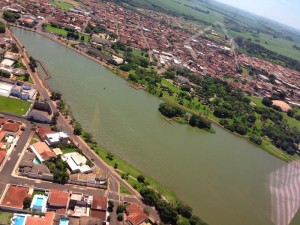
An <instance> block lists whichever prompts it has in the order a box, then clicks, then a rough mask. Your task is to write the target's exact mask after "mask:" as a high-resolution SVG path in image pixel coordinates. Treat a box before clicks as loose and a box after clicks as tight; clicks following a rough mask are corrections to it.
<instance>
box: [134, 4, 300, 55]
mask: <svg viewBox="0 0 300 225" xmlns="http://www.w3.org/2000/svg"><path fill="white" fill-rule="evenodd" d="M130 4H131V5H133V6H136V7H146V8H149V9H152V10H155V11H164V12H167V13H170V14H172V15H175V16H184V17H186V18H187V19H190V20H192V21H194V22H196V23H198V24H200V25H202V26H204V27H205V26H207V25H210V24H213V23H215V22H220V23H225V20H227V23H225V26H226V28H227V30H228V31H229V33H230V34H231V35H232V36H240V37H244V38H246V39H248V38H251V39H253V41H254V40H255V39H257V40H258V41H259V42H258V43H259V44H260V45H262V46H264V47H265V48H267V49H269V50H272V51H275V52H278V53H280V54H282V55H285V56H288V57H291V58H294V59H296V60H299V58H300V51H298V50H296V49H295V48H293V45H294V44H297V45H298V46H300V37H299V35H300V34H299V32H298V31H295V30H293V29H291V28H288V27H285V26H284V25H281V24H278V23H276V22H273V21H270V20H268V19H264V18H262V17H257V16H256V15H253V14H251V13H248V12H245V11H242V10H239V9H236V8H233V7H231V6H227V5H224V4H222V3H218V2H216V1H210V0H208V1H189V0H133V1H131V2H130ZM228 21H229V22H228ZM249 28H250V29H249ZM214 29H215V30H216V31H218V32H221V33H222V30H221V29H219V28H218V27H215V28H214ZM237 31H240V32H237ZM252 31H255V32H259V35H258V36H257V37H254V36H253V34H252V33H251V32H252ZM273 36H274V37H273ZM275 36H278V37H277V38H275Z"/></svg>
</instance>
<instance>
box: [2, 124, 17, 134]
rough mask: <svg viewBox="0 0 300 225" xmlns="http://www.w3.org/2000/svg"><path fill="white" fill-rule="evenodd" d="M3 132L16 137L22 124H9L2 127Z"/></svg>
mask: <svg viewBox="0 0 300 225" xmlns="http://www.w3.org/2000/svg"><path fill="white" fill-rule="evenodd" d="M2 130H3V131H6V134H7V135H11V136H14V137H15V136H16V135H17V133H18V132H19V130H20V124H19V123H15V122H7V123H5V124H4V125H3V127H2Z"/></svg>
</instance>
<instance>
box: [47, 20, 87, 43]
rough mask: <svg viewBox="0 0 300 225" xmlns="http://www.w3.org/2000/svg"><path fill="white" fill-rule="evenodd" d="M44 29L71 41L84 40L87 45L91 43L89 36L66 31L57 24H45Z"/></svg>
mask: <svg viewBox="0 0 300 225" xmlns="http://www.w3.org/2000/svg"><path fill="white" fill-rule="evenodd" d="M43 28H44V29H45V30H46V31H48V32H50V33H54V34H57V35H59V36H62V37H66V38H69V39H75V40H82V38H83V39H84V42H86V43H88V42H89V41H90V36H89V35H86V34H79V33H77V32H75V31H71V30H67V29H64V28H62V27H58V26H57V25H55V24H43Z"/></svg>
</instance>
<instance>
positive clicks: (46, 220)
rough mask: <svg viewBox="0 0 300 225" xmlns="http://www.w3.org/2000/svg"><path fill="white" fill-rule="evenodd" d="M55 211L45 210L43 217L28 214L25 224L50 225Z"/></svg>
mask: <svg viewBox="0 0 300 225" xmlns="http://www.w3.org/2000/svg"><path fill="white" fill-rule="evenodd" d="M54 218H55V212H46V214H45V217H39V216H28V217H27V219H26V223H25V225H52V224H53V220H54Z"/></svg>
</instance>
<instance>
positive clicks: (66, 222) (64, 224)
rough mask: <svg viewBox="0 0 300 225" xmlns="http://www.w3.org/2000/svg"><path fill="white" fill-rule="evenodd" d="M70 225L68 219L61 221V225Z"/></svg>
mask: <svg viewBox="0 0 300 225" xmlns="http://www.w3.org/2000/svg"><path fill="white" fill-rule="evenodd" d="M68 224H69V219H67V218H61V219H60V221H59V225H68Z"/></svg>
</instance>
